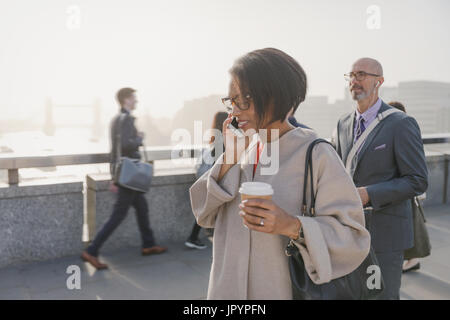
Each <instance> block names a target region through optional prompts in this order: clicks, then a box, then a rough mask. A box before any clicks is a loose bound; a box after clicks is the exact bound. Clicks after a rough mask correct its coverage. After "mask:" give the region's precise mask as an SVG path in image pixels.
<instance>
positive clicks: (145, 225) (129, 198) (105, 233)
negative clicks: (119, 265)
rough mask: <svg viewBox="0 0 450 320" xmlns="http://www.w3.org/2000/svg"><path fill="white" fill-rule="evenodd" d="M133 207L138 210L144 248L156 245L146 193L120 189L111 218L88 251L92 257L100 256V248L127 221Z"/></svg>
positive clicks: (137, 216)
mask: <svg viewBox="0 0 450 320" xmlns="http://www.w3.org/2000/svg"><path fill="white" fill-rule="evenodd" d="M131 206H133V207H134V208H135V209H136V219H137V223H138V226H139V231H140V233H141V239H142V247H143V248H149V247H152V246H154V245H155V240H154V238H153V232H152V229H151V228H150V220H149V218H148V205H147V200H146V199H145V196H144V193H142V192H139V191H134V190H131V189H126V188H122V187H119V191H118V194H117V200H116V203H115V204H114V208H113V212H112V214H111V217H109V219H108V221H107V222H106V224H105V225H104V226H103V228H102V229H101V230H100V232H99V233H98V234H97V236H96V237H95V239H94V241H92V243H91V245H90V246H89V247H88V248H87V249H86V250H87V252H88V253H89V254H90V255H93V256H98V252H99V250H100V247H101V246H102V245H103V243H104V242H105V241H106V240H107V239H108V238H109V236H111V234H112V233H113V232H114V230H115V229H116V228H117V227H118V226H119V225H120V223H121V222H122V221H123V220H124V219H125V217H126V216H127V213H128V209H129V208H130V207H131Z"/></svg>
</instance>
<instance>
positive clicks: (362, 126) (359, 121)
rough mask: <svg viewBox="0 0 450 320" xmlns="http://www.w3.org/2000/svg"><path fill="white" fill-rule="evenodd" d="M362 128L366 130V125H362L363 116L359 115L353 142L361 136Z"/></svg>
mask: <svg viewBox="0 0 450 320" xmlns="http://www.w3.org/2000/svg"><path fill="white" fill-rule="evenodd" d="M364 130H366V127H365V126H364V118H363V117H359V119H358V123H357V127H356V134H355V140H354V141H353V143H356V141H358V139H359V137H361V135H362V134H363V132H364Z"/></svg>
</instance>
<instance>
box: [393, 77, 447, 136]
mask: <svg viewBox="0 0 450 320" xmlns="http://www.w3.org/2000/svg"><path fill="white" fill-rule="evenodd" d="M397 100H399V101H400V102H402V103H404V104H405V106H406V112H407V113H408V114H411V115H412V116H413V117H414V118H415V119H416V120H417V122H418V123H419V125H420V128H421V130H422V133H440V132H449V131H450V83H445V82H435V81H405V82H400V83H399V86H398V99H397Z"/></svg>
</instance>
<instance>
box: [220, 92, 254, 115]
mask: <svg viewBox="0 0 450 320" xmlns="http://www.w3.org/2000/svg"><path fill="white" fill-rule="evenodd" d="M250 99H251V97H250V95H249V94H247V95H246V96H245V97H244V99H243V100H242V99H240V97H239V96H235V97H225V98H222V103H223V104H224V106H225V107H226V108H227V110H228V111H231V110H233V106H236V107H238V109H240V110H242V111H245V110H248V108H250V101H249V100H250Z"/></svg>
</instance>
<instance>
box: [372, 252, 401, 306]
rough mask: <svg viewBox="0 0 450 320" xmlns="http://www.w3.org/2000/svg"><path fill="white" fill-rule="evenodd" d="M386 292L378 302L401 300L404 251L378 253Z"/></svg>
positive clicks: (384, 291)
mask: <svg viewBox="0 0 450 320" xmlns="http://www.w3.org/2000/svg"><path fill="white" fill-rule="evenodd" d="M375 254H376V256H377V259H378V263H379V265H380V269H381V275H382V276H383V280H384V290H383V293H382V294H381V296H380V297H378V300H400V286H401V283H402V267H403V251H393V252H376V253H375Z"/></svg>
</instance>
